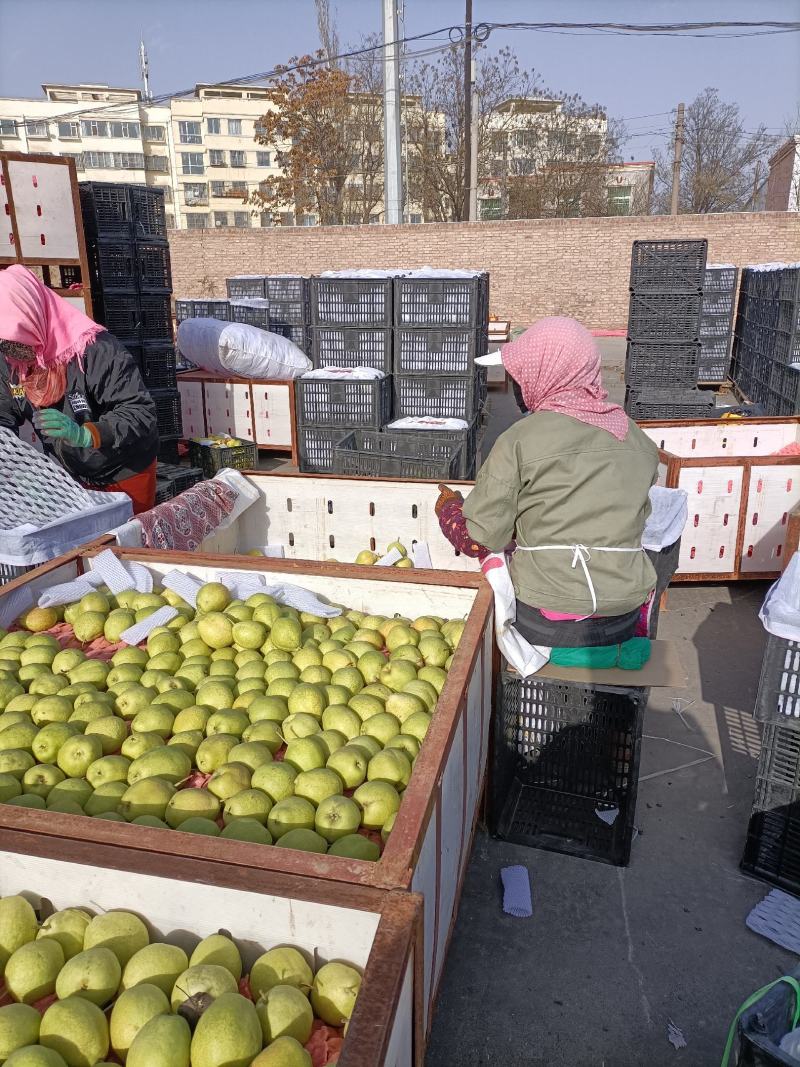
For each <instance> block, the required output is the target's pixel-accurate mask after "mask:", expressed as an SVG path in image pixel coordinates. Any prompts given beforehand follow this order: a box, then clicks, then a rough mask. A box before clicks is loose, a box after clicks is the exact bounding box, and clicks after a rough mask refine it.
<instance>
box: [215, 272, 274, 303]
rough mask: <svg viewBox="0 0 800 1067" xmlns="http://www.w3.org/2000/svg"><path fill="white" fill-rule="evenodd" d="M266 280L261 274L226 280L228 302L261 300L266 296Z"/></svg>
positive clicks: (242, 275)
mask: <svg viewBox="0 0 800 1067" xmlns="http://www.w3.org/2000/svg"><path fill="white" fill-rule="evenodd" d="M265 282H266V278H265V277H264V275H263V274H239V275H237V276H236V277H235V278H226V279H225V285H226V286H227V289H228V299H229V300H241V299H243V298H244V299H248V300H259V299H260V300H263V299H264V298H265V297H266V295H267V292H266V287H265Z"/></svg>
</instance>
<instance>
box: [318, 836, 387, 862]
mask: <svg viewBox="0 0 800 1067" xmlns="http://www.w3.org/2000/svg"><path fill="white" fill-rule="evenodd" d="M328 855H329V856H344V857H346V858H347V859H351V860H368V861H371V862H374V861H375V860H379V859H380V858H381V850H380V847H379V846H378V845H376V844H375V842H374V841H370V840H369V838H367V837H364V835H363V834H345V836H344V837H340V838H338V839H337V840H336V841H334V842H333V844H332V845H331V846H330V848H329V849H328Z"/></svg>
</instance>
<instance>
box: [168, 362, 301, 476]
mask: <svg viewBox="0 0 800 1067" xmlns="http://www.w3.org/2000/svg"><path fill="white" fill-rule="evenodd" d="M178 391H179V393H180V394H181V408H182V411H183V413H184V426H183V432H184V435H185V436H186V437H203V436H205V435H206V434H214V433H226V434H230V435H231V436H232V437H240V438H242V439H243V440H245V441H255V443H256V444H257V445H258V447H259V448H264V449H270V450H272V451H276V452H291V454H292V463H293V464H294V465H295V466H297V439H296V433H295V407H294V405H295V399H294V397H295V390H294V382H293V381H288V382H287V381H270V380H268V379H261V378H252V379H251V378H236V377H229V378H220V377H216V376H215V375H213V374H209V373H208V372H206V371H197V372H194V371H190V372H186V373H183V374H180V375H179V376H178Z"/></svg>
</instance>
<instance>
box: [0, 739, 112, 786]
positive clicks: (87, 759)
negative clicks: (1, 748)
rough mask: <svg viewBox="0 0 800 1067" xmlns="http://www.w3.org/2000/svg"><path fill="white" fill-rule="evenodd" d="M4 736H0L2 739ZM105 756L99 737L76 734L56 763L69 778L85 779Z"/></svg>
mask: <svg viewBox="0 0 800 1067" xmlns="http://www.w3.org/2000/svg"><path fill="white" fill-rule="evenodd" d="M1 737H2V734H0V738H1ZM102 755H103V746H102V745H101V744H100V738H99V737H92V736H86V735H85V734H76V735H75V736H74V737H68V738H67V739H66V741H65V742H64V743H63V745H62V746H61V748H60V749H59V750H58V755H57V756H56V763H58V766H59V767H60V768H61V770H62V771H63V772H64V774H66V775H67V777H69V778H83V777H84V776H85V774H86V772H87V770H88V769H89V767H91V765H92V764H93V763H94V761H95V760H98V759H100V757H101V756H102Z"/></svg>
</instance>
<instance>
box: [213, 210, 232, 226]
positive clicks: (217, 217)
mask: <svg viewBox="0 0 800 1067" xmlns="http://www.w3.org/2000/svg"><path fill="white" fill-rule="evenodd" d="M223 226H230V222H229V220H228V212H227V211H215V212H214V227H215V228H216V229H218V230H219V229H221V228H222V227H223Z"/></svg>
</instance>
